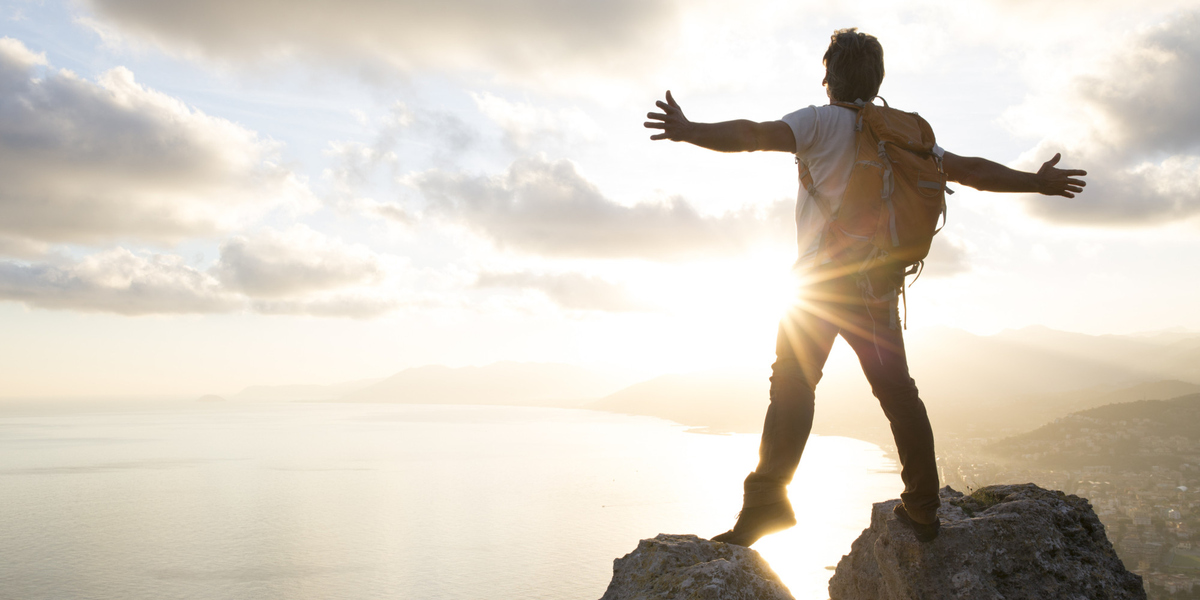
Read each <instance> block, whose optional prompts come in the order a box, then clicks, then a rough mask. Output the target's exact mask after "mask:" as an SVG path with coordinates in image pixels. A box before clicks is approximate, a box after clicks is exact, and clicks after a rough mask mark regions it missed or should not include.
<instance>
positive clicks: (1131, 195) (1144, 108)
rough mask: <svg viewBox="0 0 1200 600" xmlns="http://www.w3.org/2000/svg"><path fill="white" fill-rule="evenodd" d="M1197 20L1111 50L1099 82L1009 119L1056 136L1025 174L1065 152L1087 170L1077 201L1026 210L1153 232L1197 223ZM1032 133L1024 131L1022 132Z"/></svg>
mask: <svg viewBox="0 0 1200 600" xmlns="http://www.w3.org/2000/svg"><path fill="white" fill-rule="evenodd" d="M1198 31H1200V11H1192V12H1181V13H1177V14H1175V15H1174V16H1173V17H1172V18H1171V19H1170V20H1169V21H1167V22H1165V23H1162V24H1160V25H1158V26H1156V27H1153V28H1150V29H1147V30H1144V31H1141V32H1139V33H1138V34H1136V35H1133V36H1131V37H1130V38H1129V39H1127V40H1124V41H1119V42H1116V43H1114V46H1115V50H1114V53H1113V56H1112V57H1110V58H1108V59H1107V60H1106V62H1105V63H1104V64H1103V67H1102V68H1101V69H1100V71H1099V72H1098V73H1094V74H1090V75H1087V76H1080V77H1077V78H1075V79H1074V80H1073V81H1072V82H1071V83H1070V85H1069V87H1068V89H1067V90H1066V91H1065V92H1061V94H1060V95H1059V96H1058V97H1049V98H1042V99H1039V100H1036V101H1033V102H1031V103H1030V104H1027V105H1026V106H1023V107H1021V108H1020V109H1018V110H1017V111H1015V112H1014V114H1012V115H1010V118H1012V119H1014V120H1015V121H1018V122H1019V121H1021V120H1025V121H1027V122H1029V123H1033V124H1037V123H1039V122H1041V123H1045V117H1044V116H1043V117H1042V118H1041V120H1040V121H1039V119H1038V117H1037V116H1035V115H1034V114H1033V113H1036V112H1038V111H1041V112H1044V113H1045V114H1046V115H1052V116H1053V117H1054V118H1058V119H1060V120H1061V121H1063V122H1065V123H1066V124H1067V125H1066V126H1062V127H1059V130H1058V131H1055V132H1054V133H1052V134H1051V135H1049V136H1048V137H1047V138H1046V139H1045V140H1044V141H1043V142H1042V143H1041V144H1040V145H1039V146H1038V147H1037V148H1036V149H1035V150H1033V151H1032V152H1030V153H1027V154H1026V155H1024V156H1023V157H1022V161H1021V166H1022V167H1025V168H1029V169H1036V168H1037V166H1039V165H1040V161H1043V160H1046V159H1048V158H1050V156H1053V154H1054V153H1055V152H1062V153H1063V156H1064V159H1063V164H1062V165H1060V166H1066V167H1068V168H1083V169H1086V170H1087V171H1088V173H1089V174H1088V177H1087V181H1088V187H1087V189H1086V190H1085V191H1084V193H1083V194H1080V195H1078V196H1077V197H1076V198H1074V199H1067V198H1046V197H1033V198H1029V199H1028V204H1027V206H1028V208H1029V210H1030V211H1031V212H1032V213H1033V214H1035V215H1037V216H1039V217H1041V218H1043V219H1046V220H1049V221H1054V222H1061V223H1077V224H1087V225H1120V226H1133V225H1154V224H1160V223H1166V222H1171V221H1177V220H1181V219H1186V218H1191V217H1195V216H1197V215H1200V103H1198V102H1196V100H1195V98H1196V97H1197V95H1198V94H1200V35H1197V32H1198ZM1027 126H1028V125H1027Z"/></svg>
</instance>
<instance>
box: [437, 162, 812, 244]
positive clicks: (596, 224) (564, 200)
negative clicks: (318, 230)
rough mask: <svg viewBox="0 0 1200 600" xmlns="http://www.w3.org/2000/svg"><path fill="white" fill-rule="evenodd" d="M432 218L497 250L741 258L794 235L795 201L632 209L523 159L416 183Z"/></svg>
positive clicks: (564, 167) (558, 167)
mask: <svg viewBox="0 0 1200 600" xmlns="http://www.w3.org/2000/svg"><path fill="white" fill-rule="evenodd" d="M413 183H414V185H415V186H416V187H417V189H419V190H420V191H421V193H422V194H423V195H424V196H425V198H426V200H427V201H428V203H429V206H428V212H429V213H430V214H432V215H435V216H438V217H441V218H445V219H449V220H452V221H456V222H460V223H462V224H465V225H466V226H467V227H469V228H471V229H472V230H474V231H475V232H477V233H479V234H481V235H483V236H484V237H486V238H488V239H490V240H492V241H493V242H494V243H496V244H497V245H498V246H501V247H504V248H513V249H516V250H521V251H524V252H529V253H534V254H540V255H546V256H570V257H595V258H645V259H652V260H675V259H683V258H693V257H701V256H712V255H724V254H729V253H734V252H740V251H743V250H745V249H747V248H749V247H750V246H751V245H752V244H754V243H755V242H756V241H759V240H762V239H764V238H767V237H772V236H777V235H779V232H780V231H785V232H786V231H792V230H793V228H794V225H793V224H792V208H793V206H794V204H795V202H794V201H791V200H781V201H779V202H776V203H774V204H772V205H770V206H768V207H766V208H764V209H757V208H745V209H741V210H738V211H734V212H729V213H725V214H724V215H720V216H707V215H704V214H701V213H700V212H698V211H697V210H696V209H695V208H694V207H693V206H692V205H691V204H689V203H688V202H686V201H684V200H682V199H679V198H672V199H670V200H667V201H665V202H662V203H640V204H635V205H633V206H625V205H623V204H620V203H618V202H615V201H613V200H611V199H609V198H607V197H605V196H604V194H602V193H601V192H600V190H599V189H598V188H597V187H596V185H595V184H593V183H592V182H591V181H588V180H587V179H586V178H584V177H583V176H582V175H581V174H580V173H579V172H578V170H576V168H575V165H574V164H573V163H571V162H570V161H567V160H559V161H548V160H546V159H544V158H541V157H527V158H521V159H518V160H517V161H515V162H513V163H512V165H511V166H510V167H509V169H508V171H507V172H506V173H505V174H503V175H499V176H483V175H467V174H463V173H453V172H446V171H441V170H433V171H427V172H425V173H422V174H420V175H418V176H416V177H415V178H414V179H413Z"/></svg>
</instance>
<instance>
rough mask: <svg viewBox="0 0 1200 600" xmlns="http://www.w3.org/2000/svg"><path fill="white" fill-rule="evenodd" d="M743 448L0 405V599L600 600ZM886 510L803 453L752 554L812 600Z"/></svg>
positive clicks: (363, 419) (183, 406)
mask: <svg viewBox="0 0 1200 600" xmlns="http://www.w3.org/2000/svg"><path fill="white" fill-rule="evenodd" d="M757 443H758V436H757V435H748V434H732V435H712V434H702V433H696V432H692V431H689V428H688V427H686V426H683V425H679V424H677V423H673V422H670V421H665V420H661V419H656V418H651V417H638V416H628V415H620V414H613V413H605V412H597V411H590V410H582V409H556V408H531V407H513V406H463V405H405V404H348V403H313V402H253V403H243V402H214V403H196V402H190V403H146V402H142V403H136V404H130V403H115V402H110V403H94V404H86V405H85V404H73V405H62V404H51V405H47V406H45V407H41V408H39V407H37V406H35V405H32V404H29V403H22V404H20V405H8V406H7V407H6V405H4V404H0V482H2V483H0V502H3V504H4V506H5V507H6V508H5V536H4V538H3V540H2V541H0V596H3V597H5V598H14V599H15V598H21V599H28V600H33V599H41V598H45V599H51V598H53V599H57V600H63V599H84V598H87V599H91V598H121V599H129V600H140V599H151V598H155V599H158V598H196V599H204V600H210V599H223V598H230V599H232V598H247V597H255V598H289V599H295V598H405V599H408V598H412V599H417V600H449V599H459V598H463V599H465V598H480V597H496V598H506V597H521V598H545V599H560V598H599V597H600V596H601V595H602V594H603V593H604V590H605V588H606V586H607V584H608V581H609V579H610V577H611V574H612V561H613V559H616V558H619V557H621V556H623V555H625V554H626V553H628V552H631V551H632V550H633V549H634V548H635V547H636V546H637V542H638V540H640V539H643V538H649V537H653V536H655V535H657V534H658V533H693V534H696V535H699V536H701V537H708V536H711V535H715V534H716V533H719V532H721V531H724V530H725V529H727V528H728V527H729V526H731V525H732V523H733V520H734V518H735V515H736V514H737V511H738V509H739V508H740V499H741V480H742V478H743V477H744V476H745V474H746V473H747V472H748V471H749V470H750V469H752V468H753V467H754V464H755V462H756V460H757ZM899 491H900V481H899V476H898V475H897V474H896V466H895V463H894V462H893V461H892V460H890V459H889V458H888V457H887V456H886V455H885V454H884V452H883V451H882V450H880V449H879V448H878V447H877V446H874V445H872V444H869V443H867V442H863V441H860V440H854V439H850V438H841V437H828V436H814V437H813V439H812V440H811V441H810V443H809V445H808V449H807V451H806V455H805V460H804V461H803V462H802V464H801V468H800V470H799V472H798V473H797V475H796V478H795V481H794V482H793V484H792V486H791V496H792V499H793V502H794V504H795V507H796V511H797V514H798V515H802V517H801V523H800V525H798V526H797V527H795V528H793V529H791V530H789V531H787V532H784V533H781V534H777V535H774V536H770V537H768V538H764V539H763V540H762V541H760V542H759V543H758V544H756V545H755V550H758V551H759V552H760V553H761V554H762V555H763V556H764V557H765V558H766V559H767V560H768V561H769V562H770V563H771V565H772V568H774V569H775V571H776V572H777V573H779V575H780V576H781V577H782V578H783V580H784V582H785V584H787V585H788V586H789V588H790V589H791V590H792V592H793V594H794V595H796V596H797V597H798V598H816V597H819V598H824V597H826V595H825V594H826V591H825V589H826V588H825V586H826V584H827V581H828V578H829V576H830V575H831V574H832V570H831V569H830V567H832V566H833V565H835V564H836V563H837V560H838V559H839V558H840V557H841V555H842V554H845V553H846V552H849V549H850V542H851V541H853V539H855V538H856V537H857V536H858V534H859V533H860V532H861V531H862V529H863V528H864V527H866V526H867V524H868V523H869V519H870V506H871V503H873V502H878V501H882V500H887V499H889V498H893V497H896V496H897V495H898V493H899ZM813 515H819V518H812V516H813ZM804 516H808V518H805V517H804Z"/></svg>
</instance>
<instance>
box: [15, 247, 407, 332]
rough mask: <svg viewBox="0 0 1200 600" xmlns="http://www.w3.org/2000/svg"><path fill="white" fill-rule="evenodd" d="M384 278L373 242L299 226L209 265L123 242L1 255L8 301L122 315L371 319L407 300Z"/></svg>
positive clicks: (227, 251)
mask: <svg viewBox="0 0 1200 600" xmlns="http://www.w3.org/2000/svg"><path fill="white" fill-rule="evenodd" d="M383 275H384V273H383V269H382V267H381V266H380V265H379V261H378V259H377V258H376V257H375V256H374V255H372V254H370V253H369V252H368V251H367V250H366V249H365V248H363V247H361V246H356V245H349V244H345V243H344V242H341V241H338V240H334V239H331V238H328V237H325V236H322V235H320V234H318V233H316V232H314V231H312V230H310V229H307V228H305V227H302V226H297V227H294V228H292V229H291V230H288V231H285V232H279V231H274V230H266V231H264V232H261V233H259V234H258V235H256V236H253V237H244V236H238V237H234V238H232V239H230V240H229V241H227V242H226V243H225V244H223V245H222V246H221V256H220V258H219V259H218V261H217V263H216V264H215V265H213V266H212V267H211V268H209V269H207V270H201V269H198V268H196V267H193V266H191V265H188V264H187V262H186V261H185V260H184V259H183V257H180V256H177V255H172V254H154V253H135V252H132V251H130V250H128V249H125V248H120V247H118V248H114V249H111V250H106V251H103V252H99V253H96V254H92V255H90V256H86V257H84V258H82V259H78V260H74V261H71V260H60V261H46V262H41V263H31V262H19V261H12V260H8V261H0V299H3V300H11V301H16V302H22V303H24V304H26V305H29V306H33V307H38V308H49V309H60V310H78V311H87V312H107V313H116V314H122V315H146V314H208V313H225V312H238V311H246V310H251V311H254V312H259V313H265V314H308V315H315V316H345V317H356V318H363V317H370V316H375V315H378V314H381V313H384V312H387V311H390V310H392V309H394V308H396V307H397V306H398V305H399V303H398V302H397V301H396V300H395V299H394V298H389V297H386V296H385V295H383V294H381V293H379V292H377V291H374V290H371V289H370V286H371V285H372V284H374V283H376V282H378V281H379V280H380V279H381V278H382V277H383Z"/></svg>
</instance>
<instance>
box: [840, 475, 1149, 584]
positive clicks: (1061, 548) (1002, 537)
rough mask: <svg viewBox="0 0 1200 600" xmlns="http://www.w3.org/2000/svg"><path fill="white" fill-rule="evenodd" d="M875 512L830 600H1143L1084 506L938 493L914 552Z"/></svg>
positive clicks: (1074, 501)
mask: <svg viewBox="0 0 1200 600" xmlns="http://www.w3.org/2000/svg"><path fill="white" fill-rule="evenodd" d="M897 502H899V500H891V501H888V502H881V503H878V504H876V505H875V508H874V510H873V512H872V514H871V526H870V527H869V528H868V529H866V530H865V531H863V534H862V535H861V536H859V538H858V539H857V540H856V541H855V542H854V544H852V545H851V549H850V554H848V555H846V556H844V557H842V560H841V562H839V563H838V566H837V571H836V572H835V573H834V575H833V578H832V579H830V581H829V596H830V598H831V599H832V600H943V599H945V600H949V599H956V600H957V599H963V600H966V599H971V600H976V599H986V600H991V599H997V600H999V599H1005V598H1007V599H1017V598H1021V599H1024V598H1057V599H1062V600H1085V599H1086V600H1093V599H1112V600H1117V599H1121V600H1124V599H1127V598H1128V599H1134V598H1141V599H1144V598H1145V597H1146V592H1145V591H1144V589H1143V588H1142V579H1141V577H1139V576H1137V575H1134V574H1133V573H1130V572H1129V571H1127V570H1125V567H1124V565H1122V564H1121V561H1120V559H1118V558H1117V555H1116V553H1115V552H1114V551H1113V548H1112V544H1111V543H1110V542H1109V541H1108V537H1107V536H1106V535H1105V533H1104V526H1103V525H1102V524H1101V523H1100V519H1099V518H1097V517H1096V513H1094V512H1093V511H1092V507H1091V506H1090V505H1089V504H1088V502H1087V500H1084V499H1083V498H1079V497H1078V496H1067V495H1065V494H1063V493H1062V492H1055V491H1050V490H1045V489H1042V488H1040V487H1038V486H1036V485H1033V484H1023V485H995V486H989V487H985V488H982V489H980V490H978V491H976V492H975V493H973V494H971V495H970V496H964V495H962V494H960V493H958V492H956V491H954V490H952V489H950V488H948V487H947V488H943V489H942V508H941V509H940V510H939V511H938V516H939V518H941V520H942V530H941V535H939V536H938V538H937V539H936V540H934V541H933V542H930V543H927V544H922V543H919V542H917V540H916V538H915V537H913V534H912V531H911V530H910V529H908V528H907V527H905V526H904V525H902V524H901V523H899V522H898V521H897V520H896V518H895V517H894V516H892V507H893V506H895V505H896V503H897Z"/></svg>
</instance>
